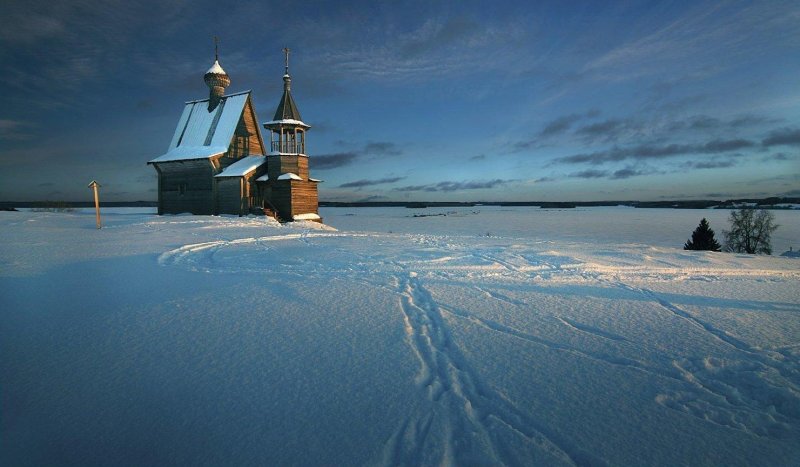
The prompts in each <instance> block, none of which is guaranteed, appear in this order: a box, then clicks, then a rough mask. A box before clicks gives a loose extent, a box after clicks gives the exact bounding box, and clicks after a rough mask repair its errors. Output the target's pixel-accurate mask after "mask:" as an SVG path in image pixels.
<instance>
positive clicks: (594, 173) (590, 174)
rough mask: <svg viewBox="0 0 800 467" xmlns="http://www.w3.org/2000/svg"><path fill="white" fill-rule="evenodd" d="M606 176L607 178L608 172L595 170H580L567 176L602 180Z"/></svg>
mask: <svg viewBox="0 0 800 467" xmlns="http://www.w3.org/2000/svg"><path fill="white" fill-rule="evenodd" d="M606 176H608V171H606V170H596V169H588V170H582V171H580V172H574V173H571V174H569V175H568V177H570V178H603V177H606Z"/></svg>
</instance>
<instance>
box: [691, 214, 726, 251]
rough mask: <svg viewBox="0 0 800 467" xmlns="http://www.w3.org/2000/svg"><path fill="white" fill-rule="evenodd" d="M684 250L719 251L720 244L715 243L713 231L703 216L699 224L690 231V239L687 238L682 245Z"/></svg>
mask: <svg viewBox="0 0 800 467" xmlns="http://www.w3.org/2000/svg"><path fill="white" fill-rule="evenodd" d="M683 249H684V250H710V251H719V250H720V249H722V245H720V244H719V243H717V240H716V239H715V238H714V231H713V230H711V227H709V226H708V221H707V220H706V218H705V217H704V218H703V220H701V221H700V225H698V226H697V228H696V229H694V232H692V238H691V240H687V241H686V243H684V245H683Z"/></svg>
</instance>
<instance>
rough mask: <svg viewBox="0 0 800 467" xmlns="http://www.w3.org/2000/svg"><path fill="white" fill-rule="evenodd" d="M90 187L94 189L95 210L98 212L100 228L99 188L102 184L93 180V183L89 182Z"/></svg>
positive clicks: (98, 226)
mask: <svg viewBox="0 0 800 467" xmlns="http://www.w3.org/2000/svg"><path fill="white" fill-rule="evenodd" d="M89 188H91V189H92V190H94V211H95V213H97V228H98V229H99V228H100V197H99V195H98V194H97V189H98V188H100V184H99V183H97V182H96V181H94V180H92V183H90V184H89Z"/></svg>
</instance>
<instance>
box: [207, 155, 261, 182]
mask: <svg viewBox="0 0 800 467" xmlns="http://www.w3.org/2000/svg"><path fill="white" fill-rule="evenodd" d="M265 162H267V156H248V157H243V158H241V159H239V160H238V161H236V162H234V163H233V164H231V165H229V166H227V167H225V170H223V171H222V173H219V174H217V175H214V177H244V176H245V175H247V174H249V173H250V172H252V171H254V170H256V169H257V168H259V167H260V166H261V165H263V164H264V163H265Z"/></svg>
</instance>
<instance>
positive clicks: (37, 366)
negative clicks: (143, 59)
mask: <svg viewBox="0 0 800 467" xmlns="http://www.w3.org/2000/svg"><path fill="white" fill-rule="evenodd" d="M414 214H417V215H419V214H425V215H426V216H427V217H412V216H413V215H414ZM321 215H322V217H323V218H324V220H325V222H326V224H328V225H330V226H333V227H335V228H336V229H333V228H329V227H325V226H320V225H318V224H314V223H311V222H297V223H294V224H290V225H279V224H277V223H275V222H271V221H268V220H265V219H263V218H235V217H211V216H155V215H153V214H152V212H151V211H148V210H141V209H139V210H136V209H112V210H104V228H103V229H101V230H96V229H95V228H94V214H93V212H92V211H91V210H81V211H79V212H76V213H42V212H0V229H1V230H0V232H2V242H0V355H2V359H0V404H1V405H0V465H64V464H79V465H97V464H106V465H108V464H113V465H164V464H169V465H175V464H193V465H220V464H235V465H471V464H484V465H500V464H506V465H770V466H774V465H797V464H798V459H800V289H799V288H798V286H800V260H797V259H790V258H781V257H777V256H772V257H764V256H759V257H756V256H748V255H738V254H728V253H710V252H687V251H683V250H682V249H681V246H682V245H683V242H684V241H686V239H687V238H688V237H689V236H690V234H691V231H692V230H693V229H694V228H695V227H696V226H697V224H698V222H699V221H700V218H701V217H706V218H708V219H709V221H710V222H711V227H712V228H714V229H715V230H716V231H717V235H718V236H720V237H721V230H722V229H723V228H725V227H726V218H727V215H728V211H714V210H702V211H699V210H665V209H655V210H647V209H632V208H592V209H570V210H543V209H538V208H497V207H482V206H481V207H474V208H459V209H447V208H443V209H425V210H412V209H404V208H358V209H355V208H354V209H347V208H328V209H322V210H321ZM775 215H776V218H777V222H778V223H779V224H781V227H780V228H779V230H778V231H777V232H776V233H775V237H774V239H773V245H774V247H775V251H774V253H775V254H779V253H781V252H783V251H785V250H786V249H788V247H789V246H795V247H798V246H800V245H797V244H794V243H793V242H796V241H797V240H800V211H775ZM337 229H338V230H337Z"/></svg>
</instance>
